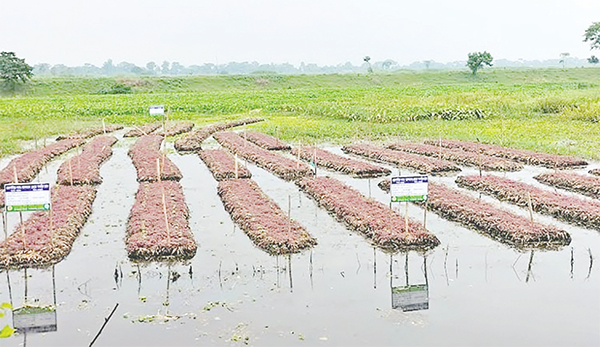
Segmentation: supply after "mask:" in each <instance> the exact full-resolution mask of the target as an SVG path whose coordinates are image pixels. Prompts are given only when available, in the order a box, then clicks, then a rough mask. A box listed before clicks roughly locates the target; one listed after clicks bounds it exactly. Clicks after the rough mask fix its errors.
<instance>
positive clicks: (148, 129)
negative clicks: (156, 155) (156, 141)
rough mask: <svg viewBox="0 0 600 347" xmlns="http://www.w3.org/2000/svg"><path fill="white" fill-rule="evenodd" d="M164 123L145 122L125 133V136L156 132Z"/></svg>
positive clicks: (138, 135)
mask: <svg viewBox="0 0 600 347" xmlns="http://www.w3.org/2000/svg"><path fill="white" fill-rule="evenodd" d="M161 126H162V125H161V124H160V123H149V124H145V125H143V126H141V127H135V128H133V129H131V130H129V131H128V132H126V133H125V135H123V136H124V137H140V136H144V135H149V134H152V133H153V132H155V131H156V130H157V129H158V128H160V127H161Z"/></svg>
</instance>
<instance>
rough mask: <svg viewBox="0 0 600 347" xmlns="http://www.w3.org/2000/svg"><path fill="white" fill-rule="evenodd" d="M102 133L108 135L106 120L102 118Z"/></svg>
mask: <svg viewBox="0 0 600 347" xmlns="http://www.w3.org/2000/svg"><path fill="white" fill-rule="evenodd" d="M102 132H103V133H104V134H105V135H106V125H105V124H104V118H102Z"/></svg>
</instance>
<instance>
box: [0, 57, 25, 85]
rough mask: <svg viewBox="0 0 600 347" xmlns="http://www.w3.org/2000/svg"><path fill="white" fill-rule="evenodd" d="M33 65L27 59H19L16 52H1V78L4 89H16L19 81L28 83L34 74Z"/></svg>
mask: <svg viewBox="0 0 600 347" xmlns="http://www.w3.org/2000/svg"><path fill="white" fill-rule="evenodd" d="M32 70H33V67H31V66H29V65H28V64H27V63H26V62H25V59H19V58H17V56H16V55H15V53H14V52H1V53H0V80H2V85H1V86H2V89H6V90H9V91H11V92H14V91H15V88H16V86H17V84H18V83H26V82H27V81H28V80H30V79H31V77H32V76H33V73H32Z"/></svg>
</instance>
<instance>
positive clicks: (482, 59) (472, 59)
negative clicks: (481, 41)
mask: <svg viewBox="0 0 600 347" xmlns="http://www.w3.org/2000/svg"><path fill="white" fill-rule="evenodd" d="M493 60H494V58H492V55H491V54H489V53H488V52H486V51H483V52H473V53H469V60H467V66H468V67H469V69H471V71H472V72H473V75H476V74H477V70H479V69H481V68H483V65H484V64H485V65H487V66H492V61H493Z"/></svg>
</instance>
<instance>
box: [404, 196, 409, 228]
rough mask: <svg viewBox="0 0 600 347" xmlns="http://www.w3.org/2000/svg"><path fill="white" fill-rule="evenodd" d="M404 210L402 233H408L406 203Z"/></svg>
mask: <svg viewBox="0 0 600 347" xmlns="http://www.w3.org/2000/svg"><path fill="white" fill-rule="evenodd" d="M405 204H406V209H405V211H404V232H405V233H408V201H407V202H405Z"/></svg>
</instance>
